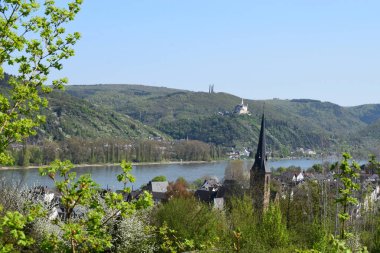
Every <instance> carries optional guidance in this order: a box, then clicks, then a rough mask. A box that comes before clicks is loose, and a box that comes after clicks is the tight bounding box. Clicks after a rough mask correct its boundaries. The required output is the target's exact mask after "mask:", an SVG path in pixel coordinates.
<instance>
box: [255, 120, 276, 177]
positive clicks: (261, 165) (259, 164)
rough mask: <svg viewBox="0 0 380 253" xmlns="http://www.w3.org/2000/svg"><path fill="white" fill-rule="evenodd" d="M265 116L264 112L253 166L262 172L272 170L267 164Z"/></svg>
mask: <svg viewBox="0 0 380 253" xmlns="http://www.w3.org/2000/svg"><path fill="white" fill-rule="evenodd" d="M265 144H266V143H265V117H264V113H263V117H262V119H261V129H260V137H259V144H258V145H257V151H256V156H255V163H254V164H253V166H252V169H253V170H256V171H260V172H271V171H270V169H269V168H267V165H266V160H267V157H266V149H265V148H266V146H265Z"/></svg>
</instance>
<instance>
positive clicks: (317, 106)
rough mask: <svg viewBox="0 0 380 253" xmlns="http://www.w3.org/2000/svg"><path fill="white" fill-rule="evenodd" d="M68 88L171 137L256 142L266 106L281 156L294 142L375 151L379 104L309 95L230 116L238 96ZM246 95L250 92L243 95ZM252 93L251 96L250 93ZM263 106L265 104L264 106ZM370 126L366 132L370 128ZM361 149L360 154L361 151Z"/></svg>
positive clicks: (272, 142)
mask: <svg viewBox="0 0 380 253" xmlns="http://www.w3.org/2000/svg"><path fill="white" fill-rule="evenodd" d="M67 92H68V93H70V94H72V95H73V96H76V97H78V98H81V99H84V100H86V101H89V102H90V103H92V104H94V105H97V106H105V107H107V108H108V109H112V110H115V111H117V112H119V113H121V114H124V115H129V116H130V117H132V118H134V119H136V120H139V121H141V122H143V123H144V124H147V125H150V126H152V127H155V128H157V129H159V130H161V131H162V132H164V133H166V134H168V135H169V136H171V137H173V138H175V139H185V138H190V139H196V140H200V141H203V142H206V143H213V144H216V145H222V146H225V147H253V146H255V145H256V141H257V140H256V136H257V134H258V126H259V124H258V123H259V118H260V115H261V113H262V112H263V110H265V114H266V119H267V127H268V135H269V137H268V142H269V147H270V149H271V150H272V151H273V152H275V153H276V152H278V153H279V154H282V155H287V154H290V152H291V151H294V150H295V149H296V148H297V147H298V148H299V147H303V148H310V149H315V150H324V151H332V152H341V151H342V150H345V149H347V147H350V149H351V150H350V151H351V152H353V153H360V152H361V151H363V150H366V152H367V151H368V150H369V151H371V152H375V153H378V151H379V145H376V140H379V139H378V135H377V133H378V132H379V131H377V130H380V128H379V123H378V120H379V118H380V105H379V104H371V105H361V106H355V107H342V106H339V105H336V104H333V103H330V102H321V101H318V100H310V99H293V100H280V99H272V100H248V99H247V100H244V103H246V104H248V109H249V111H250V112H251V115H250V116H238V115H232V114H231V112H232V111H233V109H234V107H235V106H236V105H237V104H240V103H241V98H239V97H236V96H234V95H231V94H227V93H223V92H219V93H206V92H193V91H186V90H178V89H169V88H164V87H151V86H144V85H75V86H68V88H67ZM247 96H248V95H247ZM254 96H255V94H252V95H251V96H249V97H254ZM263 108H265V109H263ZM368 130H370V131H368ZM366 152H363V154H362V155H364V153H366Z"/></svg>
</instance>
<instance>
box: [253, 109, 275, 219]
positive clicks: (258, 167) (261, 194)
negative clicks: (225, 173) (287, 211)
mask: <svg viewBox="0 0 380 253" xmlns="http://www.w3.org/2000/svg"><path fill="white" fill-rule="evenodd" d="M250 174H251V175H250V177H251V178H250V188H251V193H252V197H253V204H254V207H255V209H256V210H257V211H259V212H262V211H264V210H266V209H267V208H268V206H269V198H270V175H271V170H270V169H269V168H268V166H267V157H266V138H265V116H264V114H263V116H262V118H261V129H260V136H259V143H258V145H257V151H256V155H255V162H254V163H253V166H252V168H251V171H250Z"/></svg>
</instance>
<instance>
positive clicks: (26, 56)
mask: <svg viewBox="0 0 380 253" xmlns="http://www.w3.org/2000/svg"><path fill="white" fill-rule="evenodd" d="M81 3H82V0H75V1H72V2H68V3H67V4H66V6H65V7H58V6H57V5H56V4H55V1H52V0H48V1H45V2H44V3H43V4H40V3H39V2H38V1H35V0H28V1H21V0H4V1H2V2H1V5H0V14H1V15H0V79H3V78H4V65H10V66H13V67H14V68H15V69H17V75H15V76H10V77H9V80H8V84H9V86H10V88H9V89H8V90H7V92H6V93H5V92H4V93H3V92H2V93H1V94H0V164H9V163H12V162H13V159H12V158H11V156H10V155H9V154H8V153H7V152H6V149H7V147H8V145H9V144H10V143H13V142H20V141H22V140H23V139H25V138H27V137H28V136H30V135H34V134H36V131H35V127H37V126H39V125H40V124H41V123H42V122H44V121H45V117H44V116H42V115H40V114H39V113H38V111H39V109H40V107H41V106H42V107H46V106H47V100H46V98H43V97H41V94H46V93H50V92H51V91H52V87H53V88H58V89H62V88H63V84H65V83H67V79H65V78H63V79H60V80H55V81H53V82H52V85H53V86H52V87H51V86H47V85H46V81H47V78H48V75H49V73H50V72H51V70H52V69H55V70H61V69H62V60H65V59H68V58H69V57H71V56H73V55H74V50H73V49H72V46H73V45H74V44H75V43H76V42H77V41H78V39H79V38H80V35H79V33H77V32H74V33H72V34H69V33H67V32H66V30H65V27H64V26H65V25H66V23H68V22H70V21H72V20H73V19H74V17H75V15H76V14H77V13H78V12H79V10H80V5H81ZM36 112H37V114H36Z"/></svg>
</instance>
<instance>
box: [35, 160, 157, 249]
mask: <svg viewBox="0 0 380 253" xmlns="http://www.w3.org/2000/svg"><path fill="white" fill-rule="evenodd" d="M129 167H130V166H129V164H128V163H126V162H122V169H123V173H122V174H120V175H118V177H117V178H118V181H119V182H123V183H124V187H125V188H124V191H125V192H127V191H129V189H127V188H126V184H127V182H128V181H129V182H131V181H133V180H134V178H133V177H132V175H131V174H130V173H129ZM72 168H73V165H72V164H71V162H69V161H64V162H61V161H58V160H56V161H54V162H53V163H52V164H51V166H49V167H47V168H42V169H40V172H41V175H44V176H46V175H47V176H49V177H50V178H51V179H52V180H53V181H54V184H55V186H56V189H57V191H58V192H59V194H60V195H61V203H62V206H63V213H64V217H63V218H62V219H56V220H55V221H53V223H54V224H56V225H57V226H58V227H59V229H60V230H61V234H62V235H59V234H50V235H47V239H46V241H45V243H43V244H42V248H43V249H44V250H45V251H51V250H60V251H62V250H64V251H65V250H66V251H70V252H73V253H74V252H78V251H80V252H103V251H104V250H106V249H110V248H111V246H112V243H111V242H112V237H111V235H110V233H109V231H110V230H111V227H109V225H110V223H111V221H114V220H116V219H117V218H118V217H127V216H129V215H130V214H132V213H133V212H134V211H135V210H136V209H144V208H147V207H149V206H152V205H153V199H152V196H151V195H150V194H149V193H148V192H144V194H143V196H141V197H140V198H139V199H138V200H136V201H134V202H127V201H124V197H123V194H117V193H115V192H106V193H105V194H104V196H103V199H102V198H100V196H99V188H98V185H97V184H96V183H95V182H94V181H93V180H92V179H91V176H90V175H89V174H86V175H82V176H80V177H79V178H77V176H76V173H75V172H71V169H72ZM59 178H61V180H59Z"/></svg>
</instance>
